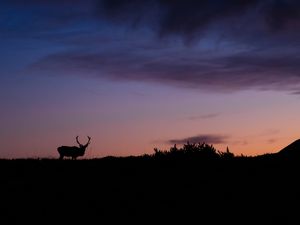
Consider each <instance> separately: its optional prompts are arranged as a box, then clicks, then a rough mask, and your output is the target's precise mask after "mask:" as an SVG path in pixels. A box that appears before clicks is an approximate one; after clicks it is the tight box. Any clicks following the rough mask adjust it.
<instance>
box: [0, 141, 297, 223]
mask: <svg viewBox="0 0 300 225" xmlns="http://www.w3.org/2000/svg"><path fill="white" fill-rule="evenodd" d="M297 146H299V141H296V142H294V143H293V144H291V145H289V146H287V148H284V149H283V150H281V151H279V152H278V153H275V154H268V157H246V156H234V155H233V154H232V153H231V152H230V151H229V149H227V151H226V152H220V151H217V150H216V149H215V148H214V147H213V146H212V145H208V144H205V143H203V144H190V143H187V144H185V145H184V146H182V147H180V148H178V147H177V146H173V147H172V148H170V150H167V151H166V150H159V149H155V151H154V153H153V154H150V155H143V156H136V157H133V156H130V157H104V158H100V159H91V160H52V159H27V160H25V159H18V160H0V175H1V176H0V177H1V185H0V193H1V204H0V207H1V209H0V223H1V224H21V223H22V224H278V223H279V224H299V223H300V218H299V216H298V215H299V212H298V208H297V207H295V205H296V206H297V205H298V204H299V200H300V191H299V190H300V185H299V182H298V179H299V178H298V177H299V174H300V158H299V157H296V156H295V157H294V158H293V160H285V158H286V155H288V156H291V155H295V154H296V153H294V152H295V151H297V152H298V151H299V150H300V148H299V147H297ZM285 149H288V150H285ZM286 152H288V153H286ZM281 155H282V158H284V160H281V159H282V158H281ZM289 158H291V157H289Z"/></svg>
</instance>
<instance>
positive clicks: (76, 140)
mask: <svg viewBox="0 0 300 225" xmlns="http://www.w3.org/2000/svg"><path fill="white" fill-rule="evenodd" d="M76 142H77V143H78V144H79V145H81V144H80V142H79V141H78V136H77V137H76Z"/></svg>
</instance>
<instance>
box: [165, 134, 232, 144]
mask: <svg viewBox="0 0 300 225" xmlns="http://www.w3.org/2000/svg"><path fill="white" fill-rule="evenodd" d="M227 138H228V137H227V136H222V135H215V134H213V135H212V134H202V135H197V136H193V137H187V138H183V139H171V140H168V141H167V142H168V143H169V144H186V143H187V142H189V143H203V142H205V143H208V144H223V143H225V142H226V139H227Z"/></svg>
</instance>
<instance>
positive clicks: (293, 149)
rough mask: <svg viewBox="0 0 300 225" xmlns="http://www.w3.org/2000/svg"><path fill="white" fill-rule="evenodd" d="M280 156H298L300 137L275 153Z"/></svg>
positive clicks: (299, 156) (295, 157)
mask: <svg viewBox="0 0 300 225" xmlns="http://www.w3.org/2000/svg"><path fill="white" fill-rule="evenodd" d="M277 154H278V155H279V156H280V157H289V158H293V159H297V158H300V139H298V140H296V141H294V142H293V143H291V144H290V145H288V146H286V147H285V148H283V149H282V150H280V151H279V152H278V153H277Z"/></svg>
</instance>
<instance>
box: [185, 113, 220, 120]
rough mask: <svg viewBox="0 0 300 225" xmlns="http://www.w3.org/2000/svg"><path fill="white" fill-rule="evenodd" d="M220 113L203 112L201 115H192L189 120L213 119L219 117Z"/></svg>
mask: <svg viewBox="0 0 300 225" xmlns="http://www.w3.org/2000/svg"><path fill="white" fill-rule="evenodd" d="M219 115H220V114H219V113H208V114H203V115H200V116H190V117H189V118H188V119H189V120H203V119H204V120H205V119H212V118H216V117H218V116H219Z"/></svg>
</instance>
